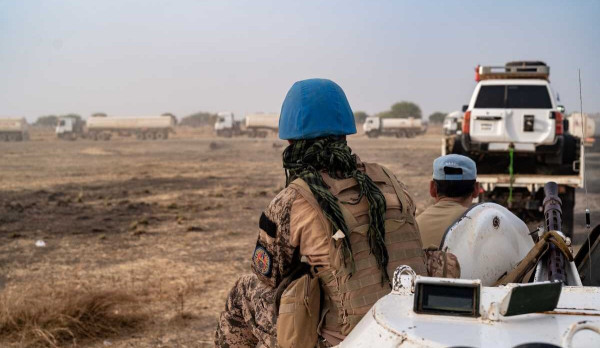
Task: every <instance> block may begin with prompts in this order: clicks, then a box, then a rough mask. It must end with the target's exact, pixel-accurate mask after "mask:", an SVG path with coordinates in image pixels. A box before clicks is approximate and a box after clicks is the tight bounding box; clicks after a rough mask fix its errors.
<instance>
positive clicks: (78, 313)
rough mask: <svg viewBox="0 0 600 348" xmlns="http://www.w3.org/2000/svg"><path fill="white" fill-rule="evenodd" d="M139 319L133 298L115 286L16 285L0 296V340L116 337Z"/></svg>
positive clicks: (57, 342)
mask: <svg viewBox="0 0 600 348" xmlns="http://www.w3.org/2000/svg"><path fill="white" fill-rule="evenodd" d="M145 318H146V315H145V314H144V313H143V311H142V309H141V306H140V303H139V301H138V300H137V299H136V297H135V296H132V295H130V294H129V293H127V292H125V291H120V290H81V289H77V288H73V287H72V288H70V289H66V290H60V291H56V290H51V291H44V290H39V289H27V290H26V291H23V290H22V289H21V291H11V292H9V293H5V294H3V295H2V296H1V297H0V339H2V340H8V341H13V342H15V343H17V344H18V345H19V346H25V347H32V346H35V347H37V346H46V347H58V346H62V345H65V344H68V343H70V344H77V343H78V342H81V341H86V340H94V339H100V338H105V337H110V336H118V335H122V334H125V333H127V332H130V331H132V330H133V329H136V328H139V327H140V326H141V325H142V324H143V322H144V320H145Z"/></svg>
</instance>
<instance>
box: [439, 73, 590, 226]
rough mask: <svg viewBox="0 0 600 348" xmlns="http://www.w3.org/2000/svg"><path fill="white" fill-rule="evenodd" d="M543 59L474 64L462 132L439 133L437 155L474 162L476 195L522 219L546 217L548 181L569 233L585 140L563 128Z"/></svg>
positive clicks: (582, 170)
mask: <svg viewBox="0 0 600 348" xmlns="http://www.w3.org/2000/svg"><path fill="white" fill-rule="evenodd" d="M549 72H550V68H549V67H548V66H547V65H546V64H544V63H542V62H510V63H507V64H506V65H505V66H503V67H486V66H478V67H477V69H476V75H475V76H476V77H475V80H476V81H477V82H478V83H477V86H476V87H475V90H474V92H473V95H472V97H471V102H470V103H469V105H465V106H464V107H463V109H464V110H463V111H465V116H464V118H463V124H462V132H457V133H456V134H449V135H446V136H444V138H443V140H442V154H447V153H455V154H461V155H465V156H468V157H470V158H471V159H473V160H474V161H475V163H476V164H477V174H478V175H477V181H478V182H479V183H480V185H481V187H482V189H483V191H482V192H481V193H480V195H479V200H480V201H484V202H487V201H491V202H496V203H498V204H501V205H503V206H505V207H508V208H509V209H510V210H511V211H513V213H515V214H516V215H517V216H519V217H520V218H521V219H523V220H524V221H526V222H528V221H530V222H537V221H540V220H542V219H543V216H542V215H541V212H542V207H543V197H544V193H543V186H544V184H545V183H547V182H550V181H553V182H556V183H557V184H558V185H559V186H558V188H559V197H560V199H561V200H562V212H563V217H562V219H563V232H565V234H567V235H568V236H572V233H573V210H574V207H575V189H576V188H578V187H583V185H584V175H585V173H584V171H585V166H584V158H585V157H584V150H585V149H584V146H583V144H582V142H581V141H580V139H579V138H577V137H575V136H573V135H572V134H570V133H568V132H566V131H565V128H568V126H566V127H565V125H566V122H565V121H564V120H563V115H562V111H564V108H562V107H561V106H558V105H556V103H555V101H554V97H553V93H552V90H551V89H550V85H549V83H548V75H549Z"/></svg>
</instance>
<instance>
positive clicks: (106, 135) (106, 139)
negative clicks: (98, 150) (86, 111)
mask: <svg viewBox="0 0 600 348" xmlns="http://www.w3.org/2000/svg"><path fill="white" fill-rule="evenodd" d="M101 135H102V140H104V141H109V140H110V138H111V136H112V134H110V133H103V134H101Z"/></svg>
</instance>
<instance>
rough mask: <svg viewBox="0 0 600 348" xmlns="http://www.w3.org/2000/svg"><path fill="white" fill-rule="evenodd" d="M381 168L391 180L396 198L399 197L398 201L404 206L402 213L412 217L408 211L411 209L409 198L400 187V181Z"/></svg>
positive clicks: (384, 168)
mask: <svg viewBox="0 0 600 348" xmlns="http://www.w3.org/2000/svg"><path fill="white" fill-rule="evenodd" d="M380 168H381V169H383V172H384V173H385V175H387V176H388V178H390V181H391V182H392V186H393V187H394V191H395V192H396V196H398V200H400V204H401V205H402V207H400V208H401V209H402V212H403V213H404V214H407V215H411V214H410V212H409V210H408V209H409V202H408V197H406V193H404V190H403V189H402V187H401V186H400V183H399V182H398V179H396V177H395V176H394V174H393V173H392V172H391V171H390V170H389V169H387V168H386V167H384V166H380Z"/></svg>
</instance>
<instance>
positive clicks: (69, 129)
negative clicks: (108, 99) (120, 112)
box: [56, 116, 175, 140]
mask: <svg viewBox="0 0 600 348" xmlns="http://www.w3.org/2000/svg"><path fill="white" fill-rule="evenodd" d="M174 125H175V120H174V118H173V117H171V116H145V117H103V116H92V117H90V118H88V119H87V122H84V121H83V120H81V119H79V118H75V117H61V118H59V121H58V125H57V126H56V135H57V137H58V138H59V139H66V140H75V139H91V140H110V139H111V138H112V136H113V135H118V136H135V137H136V138H137V139H138V140H164V139H167V138H168V137H169V133H172V132H174V131H173V127H174Z"/></svg>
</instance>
